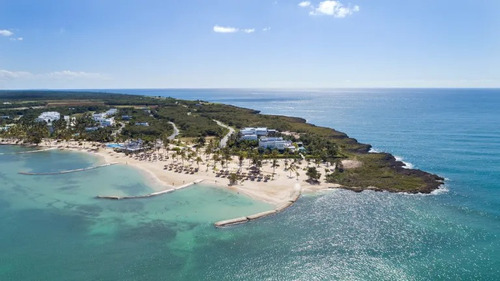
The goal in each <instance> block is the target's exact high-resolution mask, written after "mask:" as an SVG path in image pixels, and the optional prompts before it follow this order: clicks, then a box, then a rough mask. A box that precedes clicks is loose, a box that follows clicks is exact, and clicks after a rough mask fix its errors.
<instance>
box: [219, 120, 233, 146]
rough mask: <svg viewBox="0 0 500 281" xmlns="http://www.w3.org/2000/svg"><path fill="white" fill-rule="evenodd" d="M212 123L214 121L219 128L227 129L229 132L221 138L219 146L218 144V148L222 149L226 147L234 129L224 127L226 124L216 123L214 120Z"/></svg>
mask: <svg viewBox="0 0 500 281" xmlns="http://www.w3.org/2000/svg"><path fill="white" fill-rule="evenodd" d="M214 121H215V123H217V125H219V126H221V127H223V128H226V129H228V130H229V133H227V134H226V135H225V136H224V137H223V138H222V140H221V141H220V144H219V147H220V148H224V147H226V145H227V140H229V137H230V136H231V135H232V134H234V129H233V128H231V127H229V126H228V125H226V124H224V123H222V122H220V121H217V120H214Z"/></svg>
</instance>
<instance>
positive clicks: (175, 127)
mask: <svg viewBox="0 0 500 281" xmlns="http://www.w3.org/2000/svg"><path fill="white" fill-rule="evenodd" d="M168 123H169V124H171V125H172V127H174V133H173V134H171V135H170V136H169V137H168V138H167V139H168V140H173V139H175V137H177V136H178V135H179V129H177V126H175V124H174V122H168Z"/></svg>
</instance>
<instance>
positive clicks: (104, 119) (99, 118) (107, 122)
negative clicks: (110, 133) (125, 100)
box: [92, 108, 118, 127]
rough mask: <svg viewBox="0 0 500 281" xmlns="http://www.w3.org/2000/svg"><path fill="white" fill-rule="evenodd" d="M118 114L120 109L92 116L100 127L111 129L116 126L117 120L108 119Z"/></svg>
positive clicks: (112, 109)
mask: <svg viewBox="0 0 500 281" xmlns="http://www.w3.org/2000/svg"><path fill="white" fill-rule="evenodd" d="M117 112H118V109H116V108H111V109H110V110H108V111H106V112H104V113H95V114H94V115H92V118H93V119H94V121H96V122H98V123H99V127H109V126H113V125H114V124H115V118H114V117H111V118H108V117H109V116H111V115H115V114H116V113H117Z"/></svg>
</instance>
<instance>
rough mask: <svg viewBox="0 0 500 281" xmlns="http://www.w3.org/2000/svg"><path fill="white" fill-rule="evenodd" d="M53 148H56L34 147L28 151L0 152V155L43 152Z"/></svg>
mask: <svg viewBox="0 0 500 281" xmlns="http://www.w3.org/2000/svg"><path fill="white" fill-rule="evenodd" d="M54 149H56V148H55V147H51V148H45V149H36V150H29V151H20V152H11V153H0V155H16V154H29V153H38V152H44V151H49V150H54Z"/></svg>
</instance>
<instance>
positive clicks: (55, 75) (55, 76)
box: [0, 69, 106, 81]
mask: <svg viewBox="0 0 500 281" xmlns="http://www.w3.org/2000/svg"><path fill="white" fill-rule="evenodd" d="M16 79H52V80H73V79H106V75H103V74H101V73H92V72H84V71H71V70H63V71H53V72H48V73H37V74H36V73H31V72H28V71H9V70H5V69H0V80H4V81H5V80H16Z"/></svg>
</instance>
